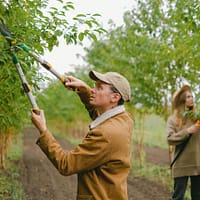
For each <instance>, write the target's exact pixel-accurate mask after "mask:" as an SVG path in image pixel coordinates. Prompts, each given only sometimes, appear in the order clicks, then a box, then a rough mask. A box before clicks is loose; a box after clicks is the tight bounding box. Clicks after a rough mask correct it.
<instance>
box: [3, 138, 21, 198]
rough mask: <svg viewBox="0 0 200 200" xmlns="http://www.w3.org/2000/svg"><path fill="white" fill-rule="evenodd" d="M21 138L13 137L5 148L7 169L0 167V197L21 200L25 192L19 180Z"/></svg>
mask: <svg viewBox="0 0 200 200" xmlns="http://www.w3.org/2000/svg"><path fill="white" fill-rule="evenodd" d="M21 155H22V139H21V136H20V137H18V138H17V137H15V138H14V139H13V140H12V144H10V146H9V148H8V149H7V169H6V170H3V169H0V199H2V200H23V199H25V194H24V191H23V189H22V183H21V180H20V163H19V160H20V158H21Z"/></svg>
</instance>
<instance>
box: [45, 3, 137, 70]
mask: <svg viewBox="0 0 200 200" xmlns="http://www.w3.org/2000/svg"><path fill="white" fill-rule="evenodd" d="M72 2H73V4H74V7H75V10H74V12H77V13H83V14H87V13H91V14H94V13H99V14H100V15H101V17H100V18H98V21H99V23H100V24H102V25H103V27H104V28H105V29H107V28H109V25H108V22H109V20H110V19H111V20H112V21H113V22H114V23H115V24H116V25H117V26H118V25H122V24H123V14H124V12H125V11H127V10H131V9H132V8H133V6H134V1H133V0H73V1H72ZM51 4H52V6H54V7H57V5H56V1H54V0H51ZM89 45H90V44H89V43H88V41H86V42H84V43H83V46H79V45H66V44H65V42H64V41H61V42H60V44H59V46H58V47H56V48H54V49H53V51H52V52H45V55H44V59H45V60H47V61H48V62H49V63H50V64H52V66H53V68H54V69H55V70H56V71H57V72H59V73H60V74H64V73H67V72H69V71H73V66H74V65H79V64H83V60H81V58H80V57H77V56H76V55H77V54H81V55H84V50H83V48H84V47H86V46H89ZM47 73H49V72H47Z"/></svg>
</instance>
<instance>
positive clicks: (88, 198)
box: [77, 195, 95, 200]
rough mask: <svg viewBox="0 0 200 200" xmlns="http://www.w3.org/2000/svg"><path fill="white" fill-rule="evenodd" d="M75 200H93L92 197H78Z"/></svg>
mask: <svg viewBox="0 0 200 200" xmlns="http://www.w3.org/2000/svg"><path fill="white" fill-rule="evenodd" d="M77 200H95V199H94V197H93V196H92V195H78V198H77Z"/></svg>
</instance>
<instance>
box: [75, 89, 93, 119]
mask: <svg viewBox="0 0 200 200" xmlns="http://www.w3.org/2000/svg"><path fill="white" fill-rule="evenodd" d="M77 94H78V95H79V97H80V100H81V102H82V103H83V104H84V105H85V108H86V109H87V111H88V113H89V115H90V118H91V119H93V120H94V119H96V117H97V112H96V109H95V108H94V106H92V105H91V104H90V103H89V98H90V95H91V88H90V87H89V86H88V88H84V89H81V90H79V91H77Z"/></svg>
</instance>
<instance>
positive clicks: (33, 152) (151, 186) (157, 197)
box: [21, 127, 171, 200]
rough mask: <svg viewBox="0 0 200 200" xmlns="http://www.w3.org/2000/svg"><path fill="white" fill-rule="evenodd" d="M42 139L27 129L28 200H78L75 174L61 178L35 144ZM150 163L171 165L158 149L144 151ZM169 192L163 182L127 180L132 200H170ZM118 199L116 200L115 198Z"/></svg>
mask: <svg viewBox="0 0 200 200" xmlns="http://www.w3.org/2000/svg"><path fill="white" fill-rule="evenodd" d="M38 136H39V134H38V132H37V130H36V129H35V128H32V127H31V128H26V129H25V130H24V153H23V158H22V161H21V178H22V183H23V187H24V190H25V193H26V200H75V199H76V185H77V179H76V175H72V176H67V177H66V176H62V175H60V174H59V173H58V171H57V170H56V168H55V167H54V166H53V165H52V163H51V162H50V161H49V160H48V159H47V158H46V156H45V155H44V154H43V152H42V151H41V150H40V148H39V147H38V146H37V145H36V144H35V142H36V140H37V137H38ZM57 140H58V141H59V143H60V144H61V145H62V146H63V148H65V149H68V150H70V149H72V148H73V147H72V145H71V144H69V143H68V142H67V141H63V140H62V139H60V138H57ZM145 153H146V157H147V161H148V162H152V163H154V164H161V165H168V152H167V151H165V150H161V149H159V148H145ZM170 195H171V194H170V191H168V190H167V189H166V188H165V187H164V186H163V185H162V184H161V183H160V182H155V181H150V180H147V179H145V178H141V177H132V176H129V177H128V196H129V200H169V199H170ZM116 200H117V199H116Z"/></svg>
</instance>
